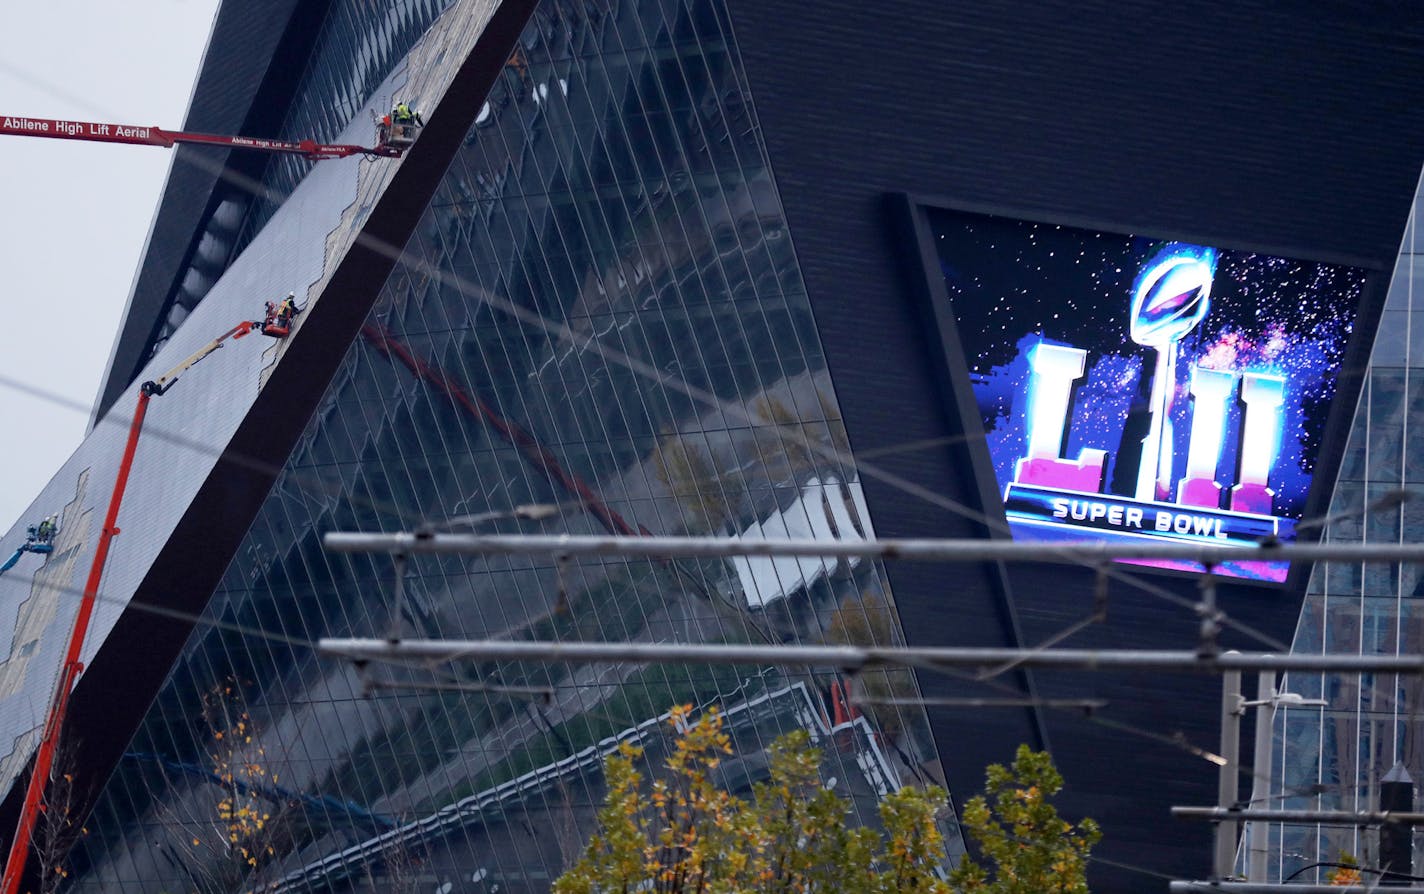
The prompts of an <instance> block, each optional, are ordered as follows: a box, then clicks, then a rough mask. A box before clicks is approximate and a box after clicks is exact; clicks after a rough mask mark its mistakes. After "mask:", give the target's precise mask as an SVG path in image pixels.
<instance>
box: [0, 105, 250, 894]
mask: <svg viewBox="0 0 1424 894" xmlns="http://www.w3.org/2000/svg"><path fill="white" fill-rule="evenodd" d="M7 120H8V119H7ZM263 328H264V327H263V324H262V323H260V322H251V321H247V320H244V321H243V322H241V323H238V324H237V325H236V326H234V327H232V328H231V329H229V330H228V331H226V332H224V333H223V334H222V335H220V336H218V337H217V338H215V339H213V340H212V341H210V342H208V343H207V344H206V345H203V347H201V348H199V349H198V350H197V351H195V352H194V353H193V354H192V355H191V356H190V357H188V358H187V359H186V360H184V361H183V362H182V363H180V364H178V365H177V366H175V367H174V368H173V369H171V370H169V371H168V372H166V373H164V374H163V375H161V376H159V377H158V378H156V379H151V380H150V381H147V382H144V383H143V385H142V386H141V387H140V388H139V394H138V404H137V405H136V406H135V407H134V415H133V421H132V422H130V423H129V436H128V441H127V442H125V444H124V455H123V458H122V459H120V460H119V473H118V475H117V476H116V477H115V478H114V492H113V494H112V495H110V497H109V509H108V513H107V514H106V515H105V516H104V527H103V528H102V529H100V531H99V545H98V547H96V548H95V550H94V561H93V563H92V564H91V565H90V566H89V579H88V580H87V581H86V582H85V584H84V594H83V595H82V596H81V597H80V599H79V610H78V611H77V612H76V613H75V615H74V627H73V629H71V630H70V633H69V645H68V647H67V648H66V650H65V655H64V666H63V667H62V668H61V669H60V672H59V680H58V682H57V683H56V684H55V688H54V694H53V696H51V699H50V704H49V711H48V713H47V714H46V715H45V723H44V733H43V735H42V736H41V738H40V744H39V748H37V749H36V751H35V767H34V770H33V771H32V772H31V773H30V780H29V783H28V785H27V787H26V788H25V802H24V806H23V807H21V809H20V822H19V824H18V826H17V827H16V829H15V838H14V840H12V841H11V842H10V855H9V857H8V858H7V859H6V860H5V875H4V878H3V879H0V892H3V894H18V892H19V890H20V882H21V879H22V878H23V876H24V874H25V862H26V860H27V859H28V857H29V852H30V838H31V836H33V834H34V831H35V823H36V821H37V820H38V819H39V813H40V809H41V803H40V802H41V799H42V798H43V796H44V789H45V785H46V784H47V783H48V782H49V774H50V771H51V768H52V767H53V766H54V755H55V751H56V750H57V749H58V747H59V734H60V731H61V729H62V727H63V725H64V714H65V711H66V710H68V708H69V696H70V693H71V692H72V691H73V690H74V684H75V682H76V681H77V680H78V679H79V675H80V673H82V672H83V671H84V662H82V661H80V660H79V659H80V653H81V652H82V650H83V647H84V637H85V635H86V634H87V633H88V632H89V620H90V618H91V617H92V616H93V614H94V604H95V603H96V602H97V601H98V596H99V582H100V581H101V580H102V579H103V576H104V562H105V561H106V560H107V559H108V557H109V546H110V544H111V543H112V542H113V539H114V535H116V534H118V533H119V528H118V525H117V524H116V522H118V520H119V506H120V505H121V504H122V503H123V500H124V489H125V488H126V487H127V486H128V482H129V471H130V470H131V469H132V468H133V460H134V453H135V451H136V450H137V449H138V436H139V433H140V432H141V431H143V420H144V416H146V415H147V414H148V402H149V401H150V400H152V399H153V398H154V397H156V396H158V395H162V394H165V393H166V392H167V391H168V389H169V388H172V387H173V383H174V382H176V381H177V380H178V376H179V375H181V374H182V373H184V372H186V371H187V370H188V368H189V367H191V366H192V365H193V364H195V363H197V362H198V361H199V360H202V359H203V358H204V357H206V356H208V355H209V354H211V353H213V352H214V351H216V350H217V349H218V348H221V347H222V346H223V342H225V341H227V340H228V339H229V338H242V337H243V336H244V335H246V334H248V333H249V332H251V331H252V330H253V329H258V330H262V329H263Z"/></svg>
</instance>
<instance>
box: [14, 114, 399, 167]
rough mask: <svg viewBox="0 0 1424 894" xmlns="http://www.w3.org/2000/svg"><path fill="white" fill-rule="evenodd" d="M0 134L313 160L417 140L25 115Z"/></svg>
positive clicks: (395, 148) (381, 151) (395, 151)
mask: <svg viewBox="0 0 1424 894" xmlns="http://www.w3.org/2000/svg"><path fill="white" fill-rule="evenodd" d="M0 134H3V135H7V136H14V137H44V138H47V139H51V140H86V141H89V142H95V143H127V144H130V145H135V146H164V147H167V148H172V146H173V144H174V143H203V144H206V145H209V146H232V147H235V148H238V149H261V150H262V151H264V152H286V153H288V154H291V155H304V156H306V157H307V158H310V159H313V160H320V159H324V158H345V157H347V156H348V155H381V156H385V157H386V158H399V157H400V156H401V154H402V153H403V152H404V151H405V149H406V147H407V146H409V145H410V144H411V143H412V142H414V139H415V134H414V133H411V134H410V135H409V138H404V134H402V133H396V134H395V135H394V136H393V137H392V138H391V139H382V140H381V141H380V142H378V143H377V144H376V145H375V146H370V147H367V146H356V145H353V144H351V143H318V142H317V141H315V140H300V141H296V142H293V141H291V140H269V139H266V138H264V137H230V136H222V135H219V134H211V133H189V132H187V131H181V130H164V129H162V128H160V127H136V126H134V125H131V124H98V123H95V122H93V121H67V120H64V119H60V118H23V117H18V116H15V115H6V116H4V117H3V118H0Z"/></svg>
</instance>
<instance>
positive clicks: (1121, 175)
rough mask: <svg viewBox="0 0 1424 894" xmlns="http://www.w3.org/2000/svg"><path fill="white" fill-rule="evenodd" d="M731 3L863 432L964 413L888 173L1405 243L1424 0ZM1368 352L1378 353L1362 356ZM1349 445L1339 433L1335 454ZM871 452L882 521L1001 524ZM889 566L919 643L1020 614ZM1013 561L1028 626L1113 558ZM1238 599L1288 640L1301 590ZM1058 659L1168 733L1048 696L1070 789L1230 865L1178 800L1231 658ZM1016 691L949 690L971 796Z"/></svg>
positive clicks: (863, 446)
mask: <svg viewBox="0 0 1424 894" xmlns="http://www.w3.org/2000/svg"><path fill="white" fill-rule="evenodd" d="M732 5H733V7H734V24H735V26H736V32H737V36H738V41H739V45H740V50H741V53H742V55H743V59H744V62H745V64H746V67H747V71H748V77H749V81H750V89H751V93H752V96H753V98H754V100H755V102H756V106H757V111H758V115H759V117H760V119H761V123H762V126H763V129H764V132H765V136H766V140H767V144H768V147H769V151H770V154H771V159H772V162H773V166H774V169H775V170H776V173H777V181H778V187H779V190H780V192H781V197H782V200H783V203H784V205H785V208H786V213H787V217H788V220H789V222H790V225H791V232H792V234H793V237H794V239H795V241H796V247H797V252H798V256H799V258H800V261H801V264H802V269H803V274H804V277H805V280H806V283H807V287H808V290H809V292H810V295H811V300H812V303H813V306H814V308H815V312H816V319H817V324H818V327H819V329H820V333H821V338H822V340H823V342H824V344H825V348H826V352H827V355H828V357H829V358H830V360H829V363H830V367H831V370H832V373H833V376H834V380H835V386H836V391H837V394H838V396H839V398H840V401H841V404H842V408H843V411H844V414H845V418H846V424H847V427H848V430H849V434H850V438H851V442H852V444H853V446H854V447H855V448H856V449H857V451H861V452H864V451H868V450H879V449H883V448H890V447H896V446H899V445H903V444H905V443H906V442H910V441H914V440H918V439H943V440H945V441H948V442H949V443H951V444H953V442H954V439H956V438H958V437H959V436H961V435H962V434H963V429H962V427H961V426H960V425H959V423H958V421H957V419H956V418H955V413H954V411H953V409H952V406H951V405H947V404H946V402H945V400H944V396H945V392H944V391H943V390H942V388H943V385H944V382H943V378H944V375H945V370H944V368H943V367H942V365H940V366H937V363H938V361H936V359H935V355H936V353H937V352H938V351H939V345H938V344H937V339H938V336H937V332H936V329H935V327H934V326H933V325H931V324H932V322H933V321H926V320H925V319H924V318H922V317H921V316H920V315H919V312H918V311H917V310H916V308H915V305H916V302H915V300H914V298H913V295H914V290H915V289H916V285H915V283H914V273H913V271H915V270H916V269H917V267H918V264H919V260H918V259H917V258H916V257H915V256H916V254H917V252H916V251H915V246H914V244H913V241H912V240H911V239H910V238H908V237H907V234H906V233H905V232H904V231H903V230H900V229H897V227H896V224H895V220H894V216H893V215H892V214H890V213H888V212H887V203H886V199H885V197H886V196H887V194H890V193H897V192H915V193H931V194H935V195H938V196H943V197H945V198H947V199H951V200H953V201H955V202H956V203H961V204H972V205H977V206H980V207H990V208H1025V207H1029V208H1035V209H1040V210H1041V211H1042V212H1043V213H1044V214H1047V215H1050V216H1052V217H1054V218H1062V219H1068V218H1071V219H1076V220H1090V221H1102V222H1104V223H1113V224H1116V225H1117V226H1118V227H1119V228H1122V227H1128V228H1133V227H1136V228H1140V229H1151V230H1154V231H1159V232H1167V233H1181V234H1184V235H1190V236H1193V237H1196V238H1209V239H1210V240H1213V241H1215V242H1217V243H1220V244H1227V245H1260V244H1264V245H1271V246H1274V247H1278V248H1280V249H1282V250H1284V251H1286V252H1287V253H1288V254H1290V255H1292V256H1299V257H1307V258H1319V259H1334V258H1351V259H1356V262H1357V263H1360V262H1363V263H1364V264H1366V265H1368V266H1372V267H1377V268H1384V269H1390V268H1392V265H1393V260H1394V255H1395V253H1396V252H1397V250H1398V245H1399V237H1400V233H1401V231H1402V229H1403V225H1404V222H1405V219H1406V217H1407V214H1408V210H1409V204H1410V198H1411V196H1412V195H1413V191H1414V186H1415V183H1416V180H1417V177H1418V175H1419V168H1420V163H1421V161H1424V120H1421V119H1420V118H1419V116H1418V115H1417V114H1414V113H1413V111H1412V110H1417V109H1418V108H1419V106H1420V100H1421V99H1424V96H1422V95H1421V94H1424V81H1421V79H1419V77H1418V72H1419V71H1421V70H1424V10H1421V9H1419V8H1417V7H1412V6H1408V5H1398V4H1389V3H1383V2H1374V3H1366V4H1363V5H1351V6H1348V7H1347V6H1345V5H1342V4H1337V3H1326V2H1319V3H1311V4H1296V5H1292V6H1289V7H1282V6H1279V5H1275V4H1267V3H1263V2H1256V3H1251V4H1248V5H1247V6H1246V7H1242V6H1241V5H1239V4H1237V5H1225V4H1216V3H1201V2H1195V3H1186V4H1173V5H1170V6H1162V5H1160V4H1153V3H1148V2H1145V0H1135V2H1129V3H1127V4H1125V5H1124V4H1120V3H1119V4H1105V3H1095V4H1087V5H1084V4H1081V3H1051V4H1021V3H1009V2H988V3H979V4H958V5H948V6H946V5H945V4H942V3H931V2H928V0H889V2H886V3H877V4H863V3H855V2H847V0H831V2H829V3H816V4H812V3H809V2H805V0H788V2H783V3H778V4H761V3H748V2H734V3H733V4H732ZM906 271H912V272H911V273H909V274H907V272H906ZM1376 295H1378V291H1377V292H1376ZM1362 322H1363V323H1365V324H1367V325H1368V324H1370V323H1371V321H1369V320H1364V321H1362ZM887 359H888V360H890V362H887ZM1363 359H1364V358H1363V353H1362V352H1356V354H1355V356H1354V357H1353V358H1352V362H1353V363H1354V365H1355V367H1356V368H1355V369H1354V370H1352V372H1354V373H1356V374H1358V372H1359V367H1360V366H1361V365H1362V363H1363ZM1341 403H1344V402H1341ZM1348 409H1349V408H1348V407H1344V408H1343V409H1341V408H1339V407H1337V410H1340V412H1345V411H1347V410H1348ZM1337 418H1343V417H1340V416H1338V414H1337ZM1335 451H1336V455H1333V456H1331V455H1322V457H1321V464H1322V466H1323V467H1324V468H1326V469H1327V470H1328V469H1330V468H1331V467H1332V466H1333V465H1334V464H1335V462H1336V461H1337V460H1338V447H1337V448H1335ZM874 462H875V464H877V465H879V466H881V467H883V468H885V469H887V470H888V471H891V472H893V473H895V474H896V475H899V476H901V477H903V478H906V479H909V480H911V481H913V482H915V483H917V484H920V485H923V486H925V487H928V488H930V489H932V490H934V491H936V492H937V493H940V494H942V495H944V496H946V497H949V498H951V499H954V500H957V501H961V502H968V503H971V504H973V503H974V502H975V501H976V493H975V490H976V489H975V488H974V486H973V484H972V478H973V475H972V474H964V473H962V472H961V469H969V468H970V467H971V466H972V459H971V458H970V457H969V456H968V455H966V453H965V452H963V451H959V452H956V450H955V449H954V448H953V447H936V448H929V449H921V450H915V451H909V452H892V453H886V454H884V455H882V456H880V457H879V458H877V459H876V460H875V461H874ZM865 477H866V479H867V481H866V491H867V499H868V501H869V504H870V508H871V511H872V515H873V517H874V519H875V525H876V530H877V532H878V533H879V534H881V535H882V536H906V535H920V536H937V535H938V536H943V535H951V536H952V535H962V534H965V533H977V530H978V527H979V526H978V525H976V524H975V523H973V522H971V521H967V520H964V519H962V518H959V517H957V516H956V515H955V513H953V512H951V511H947V510H944V509H942V508H937V507H934V506H931V505H929V504H928V503H926V502H925V501H923V500H920V499H918V498H914V497H908V496H906V495H904V494H903V493H901V492H899V491H898V490H897V489H896V488H894V487H891V486H888V485H885V484H881V483H878V482H876V481H875V480H874V479H873V478H872V476H870V475H866V476H865ZM890 576H891V581H892V584H893V586H894V588H895V593H896V598H897V604H898V606H899V608H900V612H901V618H902V621H903V622H904V626H905V629H906V631H907V635H908V636H909V638H910V640H911V642H914V643H922V644H929V643H956V644H959V643H977V644H985V645H988V644H999V643H1004V642H1010V641H1012V640H1013V639H1014V637H1015V631H1014V630H1013V629H1012V624H1010V623H1008V622H1006V620H1005V619H1004V618H1003V617H1002V615H1001V614H1000V613H999V612H996V611H995V610H993V608H992V607H991V606H990V605H989V604H988V600H991V599H996V598H999V595H1000V593H999V592H998V585H997V584H996V583H995V581H994V577H995V574H994V570H993V569H981V570H979V571H977V572H964V573H961V572H960V570H958V569H955V570H954V571H953V573H952V574H947V573H946V570H945V569H940V568H932V567H923V566H922V567H901V566H891V567H890ZM949 580H952V581H953V585H952V586H953V589H952V590H951V589H950V585H949V584H947V581H949ZM1008 580H1009V581H1010V582H1011V584H1012V593H1013V595H1014V597H1015V605H1014V607H1015V608H1016V609H1017V612H1018V620H1019V623H1020V625H1021V627H1022V636H1023V638H1024V639H1025V640H1026V641H1027V642H1029V643H1032V642H1035V641H1037V640H1039V639H1041V638H1043V637H1046V636H1048V635H1050V634H1052V633H1053V632H1055V631H1057V630H1058V629H1060V628H1061V627H1062V626H1064V625H1066V624H1068V623H1070V622H1072V621H1074V620H1077V619H1078V618H1081V617H1083V616H1085V615H1087V614H1088V613H1089V612H1090V611H1091V606H1092V601H1091V591H1092V575H1091V573H1089V572H1086V571H1085V572H1081V573H1074V572H1071V571H1064V570H1061V569H1058V570H1054V571H1053V572H1051V573H1041V572H1031V571H1024V570H1015V571H1014V572H1013V573H1012V574H1011V575H1010V576H1009V578H1008ZM1147 582H1148V584H1149V585H1150V586H1153V587H1157V588H1160V589H1161V590H1163V591H1165V592H1166V593H1167V594H1168V596H1169V597H1170V598H1172V599H1174V600H1178V601H1180V600H1191V599H1192V598H1194V592H1193V590H1192V588H1191V584H1190V582H1188V581H1185V580H1181V579H1173V578H1167V577H1162V576H1152V577H1151V578H1149V579H1148V581H1147ZM1222 598H1223V602H1224V605H1225V607H1226V609H1227V611H1228V612H1229V613H1230V614H1231V615H1232V616H1233V617H1236V618H1238V619H1240V620H1242V621H1245V622H1247V623H1250V624H1252V625H1253V626H1257V627H1261V628H1263V629H1264V631H1265V632H1266V633H1268V634H1269V635H1270V636H1271V637H1274V638H1275V639H1277V640H1282V641H1289V638H1290V635H1291V632H1292V630H1293V628H1294V625H1295V621H1296V616H1297V614H1298V610H1299V606H1300V594H1299V592H1298V590H1297V589H1286V590H1277V591H1265V590H1261V589H1259V588H1252V589H1248V588H1240V587H1233V588H1226V589H1224V590H1223V594H1222ZM1195 632H1196V619H1195V618H1194V617H1193V616H1192V615H1191V613H1190V611H1188V610H1183V609H1181V608H1177V607H1173V606H1171V605H1169V604H1168V603H1167V602H1164V601H1163V600H1162V598H1161V596H1160V594H1159V595H1151V594H1149V593H1146V592H1143V591H1141V590H1133V589H1130V588H1127V587H1123V586H1114V587H1113V589H1112V602H1111V614H1110V620H1109V622H1108V624H1107V625H1105V626H1103V627H1099V628H1094V629H1092V630H1090V631H1089V632H1087V633H1085V634H1083V635H1080V636H1079V637H1075V638H1074V639H1073V640H1072V641H1070V644H1072V645H1079V644H1081V645H1085V646H1086V645H1097V646H1122V645H1128V644H1131V645H1134V646H1136V647H1151V646H1154V645H1168V644H1170V645H1173V646H1178V647H1180V646H1183V645H1187V644H1190V643H1191V642H1193V641H1194V637H1195ZM1228 640H1229V641H1234V642H1235V643H1237V644H1239V645H1243V646H1246V645H1249V646H1250V647H1253V648H1257V647H1260V645H1261V644H1260V643H1259V642H1255V641H1251V640H1247V639H1245V638H1243V637H1240V636H1239V635H1237V636H1228ZM1036 682H1037V683H1038V684H1039V687H1040V689H1041V691H1042V692H1041V694H1043V695H1063V694H1068V693H1072V694H1075V695H1095V696H1106V697H1108V698H1110V699H1111V700H1112V701H1113V705H1112V707H1111V708H1110V709H1109V710H1108V712H1107V713H1106V715H1105V716H1106V717H1108V718H1110V719H1114V720H1118V721H1121V722H1124V723H1126V724H1127V725H1129V726H1132V727H1136V728H1140V729H1141V730H1142V731H1145V732H1150V733H1152V734H1154V735H1157V736H1159V737H1160V738H1159V739H1158V740H1155V741H1154V740H1152V739H1148V738H1145V737H1144V736H1142V735H1140V734H1138V733H1132V732H1128V731H1125V730H1123V729H1108V728H1105V727H1103V726H1100V725H1096V724H1094V723H1093V722H1091V721H1085V720H1083V719H1081V718H1078V717H1074V716H1070V715H1064V714H1060V713H1051V714H1048V715H1046V716H1045V722H1046V724H1047V726H1048V733H1049V740H1050V743H1051V745H1052V746H1053V750H1054V754H1055V757H1056V758H1057V760H1058V761H1059V764H1060V766H1061V767H1062V768H1063V770H1064V772H1065V775H1066V776H1067V777H1068V779H1069V781H1070V787H1069V790H1068V792H1067V795H1066V798H1065V805H1066V809H1067V810H1068V811H1069V812H1070V813H1075V812H1081V813H1088V814H1093V815H1096V816H1097V817H1098V818H1099V819H1100V820H1102V821H1103V822H1104V824H1105V826H1106V828H1107V838H1106V839H1105V841H1104V844H1103V845H1102V847H1101V848H1100V853H1101V855H1102V856H1104V857H1106V858H1108V859H1110V860H1117V861H1121V862H1123V863H1127V864H1132V865H1134V866H1140V867H1144V868H1146V869H1148V870H1149V871H1150V872H1153V873H1157V874H1159V875H1163V876H1165V875H1179V876H1183V877H1186V876H1190V875H1192V874H1195V873H1200V872H1203V871H1205V870H1206V868H1207V865H1208V862H1209V857H1210V851H1209V849H1208V840H1207V839H1208V830H1207V829H1205V828H1202V827H1196V826H1187V825H1183V824H1174V823H1173V822H1172V821H1171V820H1170V818H1169V817H1168V816H1167V813H1166V807H1167V806H1168V805H1170V804H1172V803H1208V802H1210V801H1211V799H1212V798H1213V797H1214V791H1215V787H1214V780H1215V767H1214V765H1211V764H1209V763H1207V762H1205V761H1203V760H1201V759H1200V758H1197V757H1193V756H1191V755H1190V754H1189V753H1188V752H1187V751H1186V750H1184V749H1183V748H1182V747H1181V746H1180V745H1178V744H1172V741H1171V740H1172V738H1173V737H1174V736H1175V735H1176V734H1177V733H1178V732H1181V733H1183V734H1184V736H1185V737H1186V738H1187V739H1188V740H1190V741H1192V742H1194V743H1196V744H1197V745H1207V746H1211V747H1214V743H1215V741H1216V731H1215V726H1216V712H1217V707H1216V705H1217V700H1218V699H1219V690H1217V683H1216V681H1215V680H1214V679H1213V678H1196V677H1181V678H1162V679H1152V680H1143V679H1140V678H1125V677H1119V676H1095V675H1054V676H1053V677H1052V678H1051V679H1044V678H1042V677H1040V678H1039V679H1038V680H1037V681H1036ZM924 684H925V686H926V690H927V694H931V695H933V694H936V693H944V692H948V691H951V690H953V691H962V689H963V687H962V684H959V683H956V682H953V681H944V680H937V679H935V678H933V677H925V678H924ZM1011 713H1013V712H1002V714H1001V713H995V714H988V713H986V712H979V713H977V714H967V713H951V712H947V711H939V710H936V711H934V712H932V717H933V721H934V724H935V727H936V738H937V740H938V745H939V748H940V750H941V754H942V756H943V758H944V762H945V768H946V772H947V774H948V777H949V779H950V781H951V784H952V786H953V787H954V789H955V793H956V796H957V797H959V798H961V799H962V798H963V797H964V796H965V795H967V794H969V793H971V792H973V791H975V790H977V789H978V788H979V787H980V786H982V767H983V763H984V762H985V761H986V760H998V761H1003V760H1007V759H1009V758H1011V757H1012V750H1013V748H1014V746H1015V745H1017V744H1018V742H1020V741H1031V740H1030V739H1029V736H1028V735H1027V734H1026V732H1025V728H1026V725H1027V722H1028V718H1027V716H1026V715H1024V714H1019V715H1018V719H1017V720H1011V719H1007V718H1005V717H1004V716H1003V714H1011ZM1248 744H1249V740H1248ZM1094 879H1095V886H1094V890H1101V891H1119V890H1124V891H1125V890H1132V891H1141V890H1151V889H1154V887H1156V886H1160V887H1161V888H1165V881H1164V880H1161V879H1158V880H1157V881H1153V877H1152V876H1151V875H1143V874H1141V873H1139V872H1134V871H1131V870H1126V869H1118V868H1114V867H1113V866H1111V865H1107V864H1099V865H1097V866H1095V868H1094Z"/></svg>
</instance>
